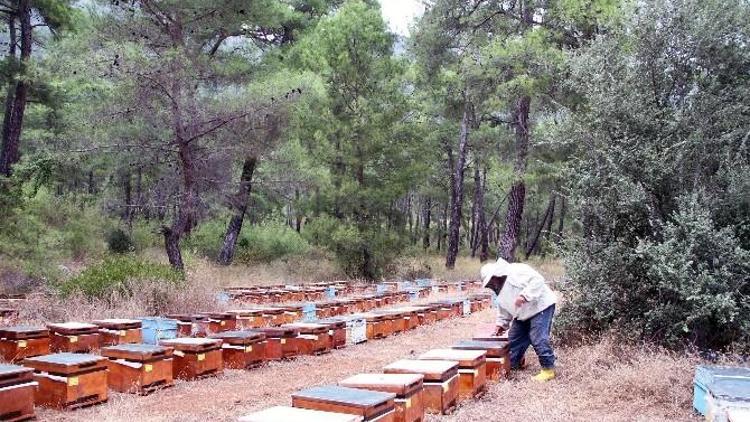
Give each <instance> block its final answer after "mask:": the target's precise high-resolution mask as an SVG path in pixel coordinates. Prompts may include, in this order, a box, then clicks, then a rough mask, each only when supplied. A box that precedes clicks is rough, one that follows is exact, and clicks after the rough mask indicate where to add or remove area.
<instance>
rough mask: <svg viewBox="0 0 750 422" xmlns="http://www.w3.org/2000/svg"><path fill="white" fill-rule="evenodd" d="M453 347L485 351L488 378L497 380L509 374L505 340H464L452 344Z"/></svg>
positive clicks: (507, 349)
mask: <svg viewBox="0 0 750 422" xmlns="http://www.w3.org/2000/svg"><path fill="white" fill-rule="evenodd" d="M453 348H454V349H462V350H484V351H486V352H487V379H488V380H492V381H497V380H500V379H503V378H508V376H509V375H510V357H509V356H508V354H509V352H510V346H509V344H508V342H506V341H492V340H464V341H460V342H458V343H456V344H455V345H453Z"/></svg>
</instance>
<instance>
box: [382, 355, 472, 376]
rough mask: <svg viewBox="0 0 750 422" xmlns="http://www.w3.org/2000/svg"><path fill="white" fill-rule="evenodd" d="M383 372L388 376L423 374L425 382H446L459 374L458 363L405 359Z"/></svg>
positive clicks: (389, 366) (384, 369)
mask: <svg viewBox="0 0 750 422" xmlns="http://www.w3.org/2000/svg"><path fill="white" fill-rule="evenodd" d="M383 372H385V373H386V374H422V375H424V380H425V381H446V380H448V379H450V378H452V377H453V376H454V375H456V374H457V373H458V362H457V361H451V360H413V359H404V360H399V361H396V362H393V363H392V364H390V365H388V366H386V367H385V368H383Z"/></svg>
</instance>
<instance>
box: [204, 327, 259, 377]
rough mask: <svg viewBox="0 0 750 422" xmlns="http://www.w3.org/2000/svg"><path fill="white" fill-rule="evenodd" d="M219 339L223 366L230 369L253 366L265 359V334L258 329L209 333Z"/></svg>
mask: <svg viewBox="0 0 750 422" xmlns="http://www.w3.org/2000/svg"><path fill="white" fill-rule="evenodd" d="M211 338H217V339H220V340H221V341H222V342H223V343H222V345H221V353H222V355H223V358H224V366H225V367H227V368H232V369H246V368H253V367H256V366H258V365H260V364H261V363H263V362H264V361H265V360H266V344H267V343H266V335H265V334H263V333H261V332H258V331H250V330H241V331H223V332H221V333H215V334H212V335H211Z"/></svg>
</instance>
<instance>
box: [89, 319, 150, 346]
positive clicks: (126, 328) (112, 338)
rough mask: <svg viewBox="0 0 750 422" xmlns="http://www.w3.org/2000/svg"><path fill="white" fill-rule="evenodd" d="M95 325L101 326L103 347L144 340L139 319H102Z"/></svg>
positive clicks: (100, 334) (100, 340)
mask: <svg viewBox="0 0 750 422" xmlns="http://www.w3.org/2000/svg"><path fill="white" fill-rule="evenodd" d="M94 325H96V326H98V327H99V344H100V346H102V347H104V346H114V345H116V344H128V343H141V342H143V334H142V332H141V326H142V322H141V321H140V320H138V319H100V320H97V321H94Z"/></svg>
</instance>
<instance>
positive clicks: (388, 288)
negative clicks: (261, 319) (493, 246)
mask: <svg viewBox="0 0 750 422" xmlns="http://www.w3.org/2000/svg"><path fill="white" fill-rule="evenodd" d="M428 281H429V283H427V284H423V283H420V284H415V283H411V282H396V281H392V282H384V283H379V284H371V283H354V282H346V281H333V282H325V283H312V284H303V285H299V286H297V285H293V286H290V285H274V286H252V287H229V288H227V289H226V291H225V292H226V294H227V295H228V296H229V298H230V299H233V300H236V301H241V302H246V303H259V304H260V303H280V302H298V301H309V300H321V299H323V298H328V299H331V298H333V297H336V296H347V295H352V294H366V293H384V292H411V293H418V292H420V291H428V292H441V293H456V292H461V291H463V290H467V289H471V288H474V287H479V285H480V283H479V281H476V280H472V281H458V282H440V283H436V282H434V281H432V280H428Z"/></svg>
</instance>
